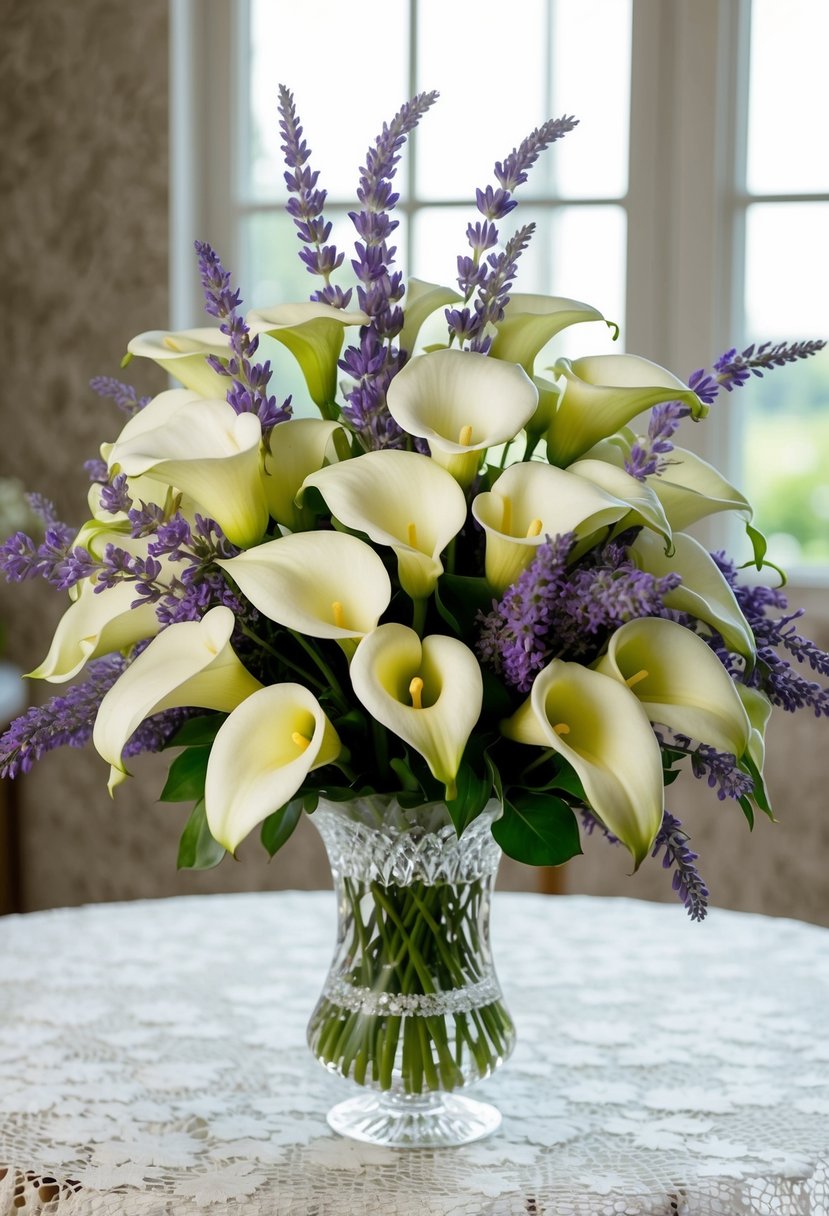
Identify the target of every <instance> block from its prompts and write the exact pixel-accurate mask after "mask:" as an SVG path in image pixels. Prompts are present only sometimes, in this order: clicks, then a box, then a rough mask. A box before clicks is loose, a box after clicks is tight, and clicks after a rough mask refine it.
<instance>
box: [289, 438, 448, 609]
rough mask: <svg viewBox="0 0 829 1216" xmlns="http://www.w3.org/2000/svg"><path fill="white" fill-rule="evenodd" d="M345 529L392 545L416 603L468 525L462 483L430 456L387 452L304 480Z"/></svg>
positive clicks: (342, 463)
mask: <svg viewBox="0 0 829 1216" xmlns="http://www.w3.org/2000/svg"><path fill="white" fill-rule="evenodd" d="M310 486H313V487H315V488H316V489H317V490H318V491H319V492H320V494H321V495H322V497H323V499H324V500H325V502H326V504H327V506H328V509H329V510H330V512H331V514H332V515H333V516H334V518H335V519H337V520H338V521H339V522H340V523H341V524H344V525H345V527H346V528H352V529H353V530H354V531H357V532H364V533H365V534H366V535H367V536H368V537H369V539H370V540H372V541H374V543H375V544H378V545H389V546H390V547H391V548H392V549H394V551H395V553H396V554H397V558H398V570H399V575H400V581H401V585H402V587H403V589H404V591H406V593H407V594H408V595H410V596H412V597H413V598H415V599H419V598H422V597H424V596H427V595H430V594H431V592H432V591H433V590H434V587H435V582H436V581H437V578H438V576H439V575H440V573H441V572H442V570H443V567H442V565H441V563H440V554H441V553H442V552H443V550H444V549H445V548H446V546H447V545H448V544H449V542H450V540H452V538H453V537H454V536H456V535H457V533H458V532H459V531H460V530H461V528H462V527H463V525H464V523H465V521H466V499H465V497H464V494H463V490H461V488H460V486H459V485H458V483H457V482H456V481H455V479H454V478H453V477H451V476H450V474H449V473H447V472H446V470H445V469H442V468H440V466H439V465H437V464H436V463H435V462H434V461H433V460H430V458H429V457H428V456H421V455H419V454H418V453H417V452H399V451H394V450H391V449H388V448H387V449H385V450H383V451H378V452H367V453H366V455H364V456H358V457H356V458H355V459H353V460H342V461H340V463H339V464H334V465H329V466H328V467H327V468H325V469H320V470H319V472H317V473H312V474H311V476H310V477H306V478H305V481H304V482H303V485H302V489H301V490H300V492H299V494H298V495H297V499H298V500H299V501H301V500H302V496H303V492H304V490H305V489H307V488H308V487H310Z"/></svg>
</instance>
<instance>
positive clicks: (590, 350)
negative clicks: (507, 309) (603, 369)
mask: <svg viewBox="0 0 829 1216" xmlns="http://www.w3.org/2000/svg"><path fill="white" fill-rule="evenodd" d="M626 243H627V217H626V215H625V211H624V209H623V208H622V207H612V206H604V207H561V208H558V209H557V210H556V212H555V220H554V223H553V239H552V246H551V256H550V269H549V271H548V279H549V282H550V284H551V285H552V286H551V287H548V288H547V290H550V291H552V292H553V294H555V295H557V296H571V297H573V298H574V299H576V300H583V301H584V302H585V303H587V304H592V305H593V307H594V308H598V309H599V311H600V312H601V313H602V314H603V315H604V316H605V317H607V319H608V320H609V321H615V322H616V324H617V325H618V326H619V328H620V330H621V333H620V335H619V339H618V341H616V342H614V341H613V339H612V336H611V331H610V330H609V329H608V328H607V326H606V325H603V324H602V323H601V322H591V323H589V324H583V325H574V326H572V327H571V328H570V329H566V330H564V332H563V333H562V334H561V335H560V337H559V338H557V339H556V346H555V353H556V355H566V356H567V357H568V358H574V357H576V356H578V355H587V354H590V355H601V354H618V353H619V352H621V351H623V350H624V348H625V346H624V337H625V274H626Z"/></svg>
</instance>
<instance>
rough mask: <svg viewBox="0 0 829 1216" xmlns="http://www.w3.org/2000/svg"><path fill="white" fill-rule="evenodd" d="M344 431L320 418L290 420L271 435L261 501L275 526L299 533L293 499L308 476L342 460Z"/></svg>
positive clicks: (299, 519)
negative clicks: (262, 499) (280, 525)
mask: <svg viewBox="0 0 829 1216" xmlns="http://www.w3.org/2000/svg"><path fill="white" fill-rule="evenodd" d="M347 448H348V432H347V431H346V429H345V427H343V426H341V425H340V423H338V422H329V421H328V420H326V419H323V418H290V419H289V420H288V421H287V422H281V423H280V424H279V426H278V427H274V429H273V431H272V432H271V441H270V451H269V452H268V453H267V454H266V456H265V482H264V484H265V498H266V500H267V503H268V510H269V511H270V513H271V515H272V516H273V518H274V519H275V520H276V521H277V523H280V524H283V525H284V526H285V527H286V528H290V529H291V530H292V531H299V530H300V528H301V527H302V526H303V525H305V523H306V521H305V520H303V518H302V512H301V510H300V509H299V508H298V507H297V506H296V505H295V503H294V498H295V497H296V495H297V492H298V490H299V487H300V486H301V485H302V483H303V481H304V480H305V478H306V477H307V476H308V474H309V473H316V471H317V469H321V468H322V467H323V465H326V464H334V463H336V461H337V460H339V459H341V458H344V457H345V455H346V452H347Z"/></svg>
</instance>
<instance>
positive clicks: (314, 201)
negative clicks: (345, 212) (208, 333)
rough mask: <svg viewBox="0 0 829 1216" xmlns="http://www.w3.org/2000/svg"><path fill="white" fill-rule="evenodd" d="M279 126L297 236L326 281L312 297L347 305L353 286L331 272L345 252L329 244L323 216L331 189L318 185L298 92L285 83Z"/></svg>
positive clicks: (306, 261) (313, 269) (304, 256)
mask: <svg viewBox="0 0 829 1216" xmlns="http://www.w3.org/2000/svg"><path fill="white" fill-rule="evenodd" d="M279 114H280V121H279V130H280V132H281V134H282V138H283V140H284V141H285V142H284V143H283V144H282V152H283V154H284V157H285V164H286V165H287V168H288V172H286V173H285V175H284V176H285V184H286V185H287V187H288V191H289V193H290V194H291V195H293V197H292V198H289V200H288V202H287V204H286V210H287V212H288V214H289V215H290V217H291V219H292V220H293V221H294V224H295V225H296V229H297V237H298V238H299V240H300V241H302V242H304V243H303V247H302V250H301V252H300V255H299V257H300V261H301V262H302V263H303V265H304V266H305V269H306V270H307V271H308V273H309V274H314V275H320V276H321V277H322V279H323V282H324V283H325V286H324V287H322V288H321V289H320V290H319V291H315V292H314V293H313V294H312V296H311V299H312V300H318V301H320V302H321V303H323V304H331V305H332V306H333V307H334V308H347V307H348V304H349V302H350V300H351V288H349V289H348V291H342V290H341V288H339V287H335V286H334V285H333V284H332V283H331V281H330V280H331V274H332V272H333V271H335V270H336V269H337V268H338V267H339V266H341V265H342V261H343V256H344V255H343V254H341V253H338V252H337V247H336V245H328V244H326V242H327V240H328V238H329V236H330V235H331V224H330V222H328V221H326V220H325V218H324V216H323V207H324V206H325V200H326V198H327V197H328V193H327V191H325V190H318V189H317V182H318V180H319V172H318V171H316V170H312V169H311V168H310V167H308V159H309V157H310V155H311V150H310V148H309V147H308V145H307V143H306V142H305V140H304V139H303V138H302V126H301V125H300V121H299V117H298V115H297V112H296V106H295V105H294V95H293V93H292V92H291V91H290V89H287V88H286V87H285V85H284V84H281V85H280V86H279Z"/></svg>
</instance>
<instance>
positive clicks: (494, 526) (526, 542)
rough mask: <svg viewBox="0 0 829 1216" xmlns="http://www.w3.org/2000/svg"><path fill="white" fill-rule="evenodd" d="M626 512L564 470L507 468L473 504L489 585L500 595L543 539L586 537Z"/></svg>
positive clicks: (533, 465)
mask: <svg viewBox="0 0 829 1216" xmlns="http://www.w3.org/2000/svg"><path fill="white" fill-rule="evenodd" d="M629 510H630V508H629V506H628V504H627V503H626V502H621V501H620V500H619V499H618V498H614V497H612V496H611V495H610V494H607V493H606V492H605V491H604V490H602V489H601V488H600V487H599V486H596V485H594V484H593V483H592V482H590V481H588V480H587V479H586V478H584V477H577V476H575V474H573V473H570V472H568V471H567V470H565V469H558V468H556V467H555V466H554V465H548V464H542V463H541V462H540V461H535V460H530V461H525V462H523V463H521V464H512V465H509V466H508V467H507V468H506V469H505V470H504V472H503V473H502V474H501V476H500V477H499V478H498V479H497V481H496V482H495V483H494V484H493V487H492V489H491V490H490V491H488V492H486V493H484V494H478V495H477V496H476V497H475V498H474V499H473V502H472V514H473V515H474V517H475V519H476V520H477V521H478V523H479V524H480V525H481V527H482V528H483V529H484V531H485V532H486V577H487V582H489V583H490V584H491V586H492V587H493V588H494V589H495V590H496V591H499V592H500V591H503V590H504V589H505V588H506V587H508V586H509V585H510V583H513V582H515V580H516V578H517V577H518V575H519V574H520V573H521V571H522V570H524V569H525V568H526V567H527V566H528V565H529V564H530V562H531V561H532V559H533V557H534V556H535V551H536V549H537V548H538V546H539V545H542V544H543V543H544V541H545V539H546V537H547V536H559V535H561V534H562V533H564V532H575V533H576V536H577V537H579V538H581V537H585V536H589V535H591V534H592V533H593V532H595V531H596V530H597V529H598V528H603V527H607V526H608V525H610V524H614V523H616V521H617V520H619V519H622V517H623V516H625V515H627V513H628V511H629Z"/></svg>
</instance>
